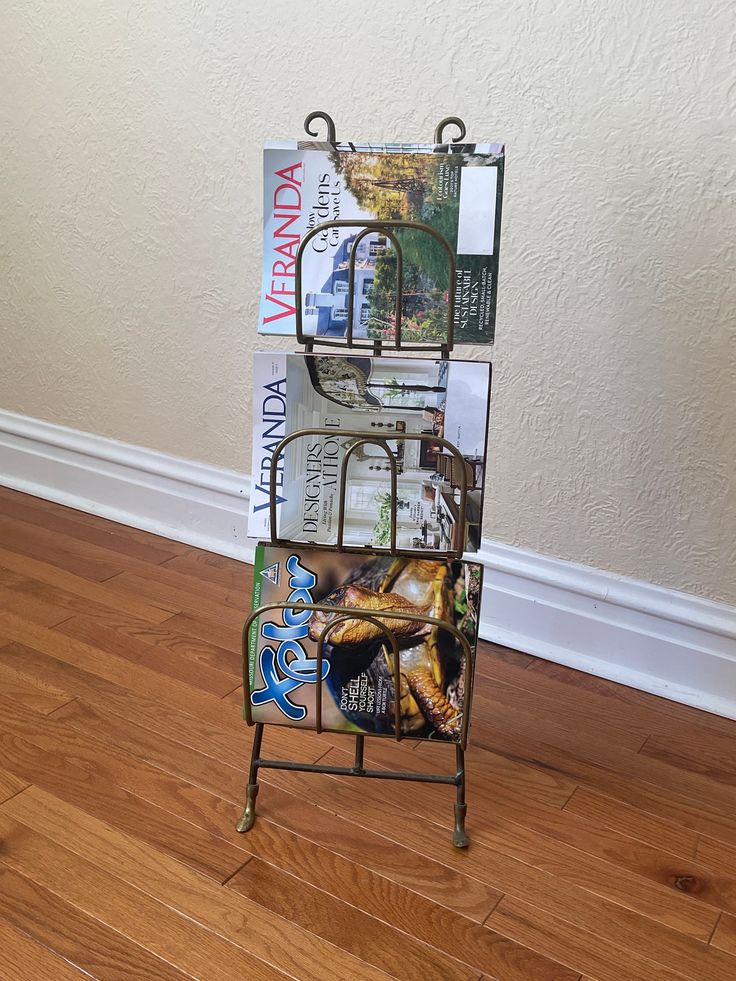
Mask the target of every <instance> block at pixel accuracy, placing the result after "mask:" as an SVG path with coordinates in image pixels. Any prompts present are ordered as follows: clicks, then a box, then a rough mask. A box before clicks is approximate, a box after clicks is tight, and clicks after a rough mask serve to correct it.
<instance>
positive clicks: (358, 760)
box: [353, 736, 365, 773]
mask: <svg viewBox="0 0 736 981" xmlns="http://www.w3.org/2000/svg"><path fill="white" fill-rule="evenodd" d="M364 743H365V736H356V737H355V765H354V766H353V770H354V771H355V772H356V773H360V771H361V770H362V769H363V746H364Z"/></svg>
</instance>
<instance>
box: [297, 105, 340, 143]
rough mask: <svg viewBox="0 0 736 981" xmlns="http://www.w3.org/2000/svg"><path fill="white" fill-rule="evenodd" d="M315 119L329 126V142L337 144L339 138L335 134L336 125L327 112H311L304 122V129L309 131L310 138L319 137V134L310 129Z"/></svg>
mask: <svg viewBox="0 0 736 981" xmlns="http://www.w3.org/2000/svg"><path fill="white" fill-rule="evenodd" d="M315 119H321V120H322V121H323V122H324V123H325V124H326V125H327V142H328V143H337V136H336V134H335V123H334V120H333V119H332V116H329V115H328V114H327V113H326V112H320V110H319V109H317V110H316V111H315V112H310V114H309V115H308V116H307V118H306V119H305V120H304V129H305V130H306V131H307V134H308V135H309V136H317V135H318V134H317V133H316V132H315V131H314V130H311V129H310V128H309V127H310V126H311V124H312V123H313V122H314V120H315Z"/></svg>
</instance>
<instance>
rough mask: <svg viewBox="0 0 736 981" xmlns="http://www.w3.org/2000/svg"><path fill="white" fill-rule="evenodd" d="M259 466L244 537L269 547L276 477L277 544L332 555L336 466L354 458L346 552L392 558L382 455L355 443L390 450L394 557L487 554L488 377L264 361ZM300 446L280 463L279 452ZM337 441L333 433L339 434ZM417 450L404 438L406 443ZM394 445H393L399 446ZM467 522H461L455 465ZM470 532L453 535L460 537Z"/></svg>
mask: <svg viewBox="0 0 736 981" xmlns="http://www.w3.org/2000/svg"><path fill="white" fill-rule="evenodd" d="M253 378H254V382H253V458H252V469H251V473H252V475H253V476H252V484H251V492H250V513H249V520H248V535H249V537H251V538H265V537H269V536H270V535H271V515H270V500H271V497H270V486H271V485H270V481H271V473H272V468H273V469H275V476H274V479H275V490H276V495H275V501H276V516H277V528H276V531H277V536H276V537H278V538H280V539H288V540H289V541H296V542H304V543H309V542H311V543H319V544H337V534H338V512H339V504H340V483H341V465H342V462H343V459H344V457H345V454H346V452H348V450H349V448H350V447H351V446H354V449H353V450H351V456H350V459H349V461H348V471H347V486H346V492H345V511H344V526H343V545H358V546H361V545H362V546H366V547H376V546H384V547H385V546H388V545H389V544H390V532H391V510H392V507H391V505H392V499H391V493H390V486H391V485H390V468H389V460H388V458H387V454H386V452H385V449H383V448H382V447H381V446H379V445H377V444H373V443H369V444H363V445H355V444H359V443H360V439H361V438H360V437H356V436H345V435H341V433H342V432H345V431H352V432H359V433H367V434H370V435H373V436H375V437H376V438H380V439H383V440H385V441H386V442H387V443H388V446H389V448H390V449H391V450H392V451H393V454H394V456H395V459H396V469H397V496H396V502H395V504H396V529H397V538H396V547H397V548H400V549H420V550H426V549H436V550H441V551H449V550H450V549H452V548H455V547H456V541H457V539H456V534H459V535H460V536H461V537H460V539H459V540H460V542H461V544H463V545H464V546H465V548H466V549H467V550H469V551H477V549H478V548H479V545H480V527H481V522H482V503H483V481H484V475H485V455H486V439H487V430H488V403H489V394H490V382H491V365H490V364H489V363H488V362H485V361H446V360H435V359H430V358H385V357H381V358H374V357H367V356H366V357H360V356H354V355H353V356H348V357H345V356H342V355H322V354H287V353H284V352H280V351H272V352H268V353H257V354H256V355H255V356H254V366H253ZM301 429H323V430H328V431H329V433H328V434H325V435H320V436H315V435H312V436H304V437H299V438H297V439H295V440H294V441H292V442H291V443H289V444H288V445H287V446H286V448H285V449H284V451H283V453H281V454H279V456H278V458H277V459H276V460H274V452H275V450H276V449H277V447H278V445H279V443H280V442H281V440H282V439H283V438H284V437H285V436H287V435H289V434H291V433H295V432H296V431H297V430H301ZM333 430H334V433H333ZM419 434H421V438H406V439H405V438H401V437H404V436H408V437H416V436H417V435H419ZM397 436H398V437H399V438H398V439H397V438H396V437H397ZM443 438H444V439H445V440H447V441H449V442H450V443H451V444H452V445H453V446H454V447H456V448H457V449H458V450H459V451H460V453H461V454H462V457H463V460H464V470H465V481H466V503H465V513H464V514H460V504H461V487H462V471H461V463H460V460H459V459H458V458H457V457H456V456H454V455H453V453H452V452H451V451H450V450H449V449H448V448H447V447H446V446H443V445H442V443H440V442H439V441H438V440H440V439H443ZM458 523H461V524H462V525H463V526H464V527H463V528H462V529H461V531H460V532H459V533H456V526H457V524H458Z"/></svg>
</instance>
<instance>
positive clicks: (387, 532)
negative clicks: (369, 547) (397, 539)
mask: <svg viewBox="0 0 736 981" xmlns="http://www.w3.org/2000/svg"><path fill="white" fill-rule="evenodd" d="M373 500H374V501H375V502H376V504H378V521H377V522H376V523H375V525H374V526H373V544H374V545H388V544H389V542H390V541H391V494H390V492H389V491H384V492H383V493H382V494H376V496H375V497H374V498H373Z"/></svg>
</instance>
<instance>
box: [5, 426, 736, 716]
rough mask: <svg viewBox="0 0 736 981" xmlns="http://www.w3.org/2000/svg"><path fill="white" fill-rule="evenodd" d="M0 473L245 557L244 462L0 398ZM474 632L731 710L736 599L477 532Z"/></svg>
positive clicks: (13, 483)
mask: <svg viewBox="0 0 736 981" xmlns="http://www.w3.org/2000/svg"><path fill="white" fill-rule="evenodd" d="M0 484H4V485H5V486H7V487H13V488H15V489H16V490H20V491H25V492H26V493H29V494H34V495H36V496H37V497H43V498H46V499H48V500H51V501H56V502H58V503H59V504H65V505H68V506H69V507H73V508H77V509H79V510H82V511H88V512H91V513H93V514H99V515H101V516H103V517H106V518H110V519H111V520H113V521H120V522H122V523H123V524H128V525H132V526H133V527H135V528H142V529H144V530H146V531H152V532H154V533H156V534H158V535H163V536H164V537H167V538H173V539H175V540H177V541H182V542H186V543H188V544H190V545H194V546H196V547H198V548H203V549H207V550H209V551H212V552H217V553H219V554H221V555H229V556H232V557H233V558H237V559H241V560H243V561H252V560H253V545H254V543H253V541H252V540H249V539H248V538H247V536H246V525H247V513H248V488H249V484H250V478H249V477H248V476H247V475H246V474H240V473H235V472H234V471H230V470H222V469H219V468H217V467H211V466H207V465H205V464H201V463H195V462H193V461H189V460H183V459H180V458H178V457H172V456H167V455H166V454H164V453H158V452H156V451H154V450H148V449H144V448H143V447H139V446H133V445H130V444H126V443H120V442H118V441H116V440H112V439H106V438H104V437H101V436H95V435H93V434H90V433H82V432H79V431H78V430H74V429H67V428H66V427H64V426H56V425H53V424H52V423H48V422H43V421H42V420H38V419H30V418H28V417H26V416H21V415H17V414H15V413H12V412H4V411H2V410H0ZM472 558H474V559H476V560H480V561H481V562H482V563H483V565H484V566H485V582H484V588H483V606H482V615H481V627H480V632H481V636H482V637H484V638H485V639H486V640H491V641H494V642H495V643H498V644H503V645H505V646H507V647H513V648H516V649H517V650H521V651H525V652H526V653H528V654H535V655H537V656H539V657H542V658H545V659H547V660H550V661H556V662H558V663H560V664H565V665H568V666H569V667H572V668H579V669H580V670H582V671H587V672H589V673H590V674H595V675H599V676H600V677H603V678H609V679H611V680H613V681H618V682H621V683H622V684H625V685H629V686H631V687H633V688H639V689H642V690H643V691H649V692H652V693H654V694H656V695H662V696H664V697H665V698H670V699H673V700H674V701H679V702H685V703H687V704H689V705H694V706H697V707H698V708H703V709H706V710H707V711H710V712H716V713H718V714H719V715H724V716H727V717H729V718H736V609H735V608H733V607H730V606H725V605H723V604H720V603H713V602H710V601H709V600H705V599H701V598H699V597H697V596H692V595H690V594H688V593H682V592H678V591H676V590H672V589H665V588H663V587H661V586H654V585H652V584H650V583H645V582H638V581H636V580H632V579H624V578H622V577H620V576H615V575H614V574H612V573H609V572H603V571H600V570H598V569H592V568H589V567H587V566H579V565H575V564H574V563H572V562H566V561H563V560H562V559H556V558H553V557H551V556H545V555H539V554H537V553H534V552H529V551H526V550H524V549H520V548H514V547H512V546H509V545H504V544H502V543H500V542H493V541H490V540H487V539H485V540H484V541H483V547H482V550H481V551H480V552H479V553H478V554H477V555H474V556H472Z"/></svg>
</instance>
